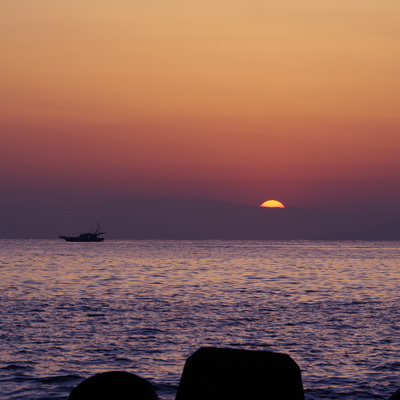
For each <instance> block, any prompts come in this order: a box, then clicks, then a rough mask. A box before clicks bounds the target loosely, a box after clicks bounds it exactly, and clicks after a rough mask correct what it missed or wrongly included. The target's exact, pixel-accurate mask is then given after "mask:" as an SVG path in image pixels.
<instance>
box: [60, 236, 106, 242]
mask: <svg viewBox="0 0 400 400" xmlns="http://www.w3.org/2000/svg"><path fill="white" fill-rule="evenodd" d="M60 239H65V240H66V241H67V242H85V243H86V242H102V241H103V240H104V238H99V237H92V238H81V237H75V236H60Z"/></svg>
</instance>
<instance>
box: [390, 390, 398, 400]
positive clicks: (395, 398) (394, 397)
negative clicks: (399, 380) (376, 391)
mask: <svg viewBox="0 0 400 400" xmlns="http://www.w3.org/2000/svg"><path fill="white" fill-rule="evenodd" d="M389 400H400V389H398V390H396V392H395V393H393V394H392V395H391V396H390V398H389Z"/></svg>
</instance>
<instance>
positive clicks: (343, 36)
mask: <svg viewBox="0 0 400 400" xmlns="http://www.w3.org/2000/svg"><path fill="white" fill-rule="evenodd" d="M142 3H143V4H142ZM269 3H270V4H269ZM274 3H276V4H272V2H266V1H261V0H247V1H227V0H220V1H218V0H213V1H211V0H205V1H202V2H198V4H192V3H190V2H183V1H178V0H171V1H169V2H165V1H159V0H155V1H151V2H135V1H133V2H132V1H127V0H113V1H107V0H104V1H98V0H96V1H94V0H79V1H77V0H70V1H68V2H55V1H54V0H39V1H35V2H32V1H30V0H29V1H28V0H21V1H18V2H16V1H14V0H3V1H2V2H1V4H0V22H1V23H0V31H1V34H0V48H1V60H2V61H1V62H0V87H1V90H0V124H1V125H0V127H1V132H0V135H1V146H0V187H1V188H2V189H1V190H2V199H1V200H0V203H1V201H3V202H6V201H23V200H24V199H26V198H30V199H35V198H38V199H40V200H44V199H57V196H59V197H60V198H63V197H64V198H71V199H79V198H80V197H82V198H84V197H85V198H88V197H90V196H100V197H104V198H111V197H118V196H125V195H131V196H164V197H185V198H188V197H189V198H191V197H205V198H211V199H219V200H226V201H230V202H233V203H242V204H249V205H251V204H253V205H258V204H260V203H261V202H263V201H264V200H267V199H269V198H273V199H278V200H280V201H282V202H283V203H284V204H285V205H286V206H309V207H342V206H354V205H356V204H359V205H362V204H365V205H366V206H367V205H368V204H370V203H371V204H373V203H376V204H385V205H386V204H387V205H390V204H398V203H399V201H400V185H399V183H400V162H399V154H400V129H399V128H400V113H399V105H400V74H399V71H400V52H399V51H398V49H399V45H400V25H399V23H398V16H399V15H400V3H399V2H398V1H397V0H388V1H384V2H382V1H380V2H378V1H373V0H346V1H338V2H322V1H320V0H302V1H300V0H283V1H280V2H274Z"/></svg>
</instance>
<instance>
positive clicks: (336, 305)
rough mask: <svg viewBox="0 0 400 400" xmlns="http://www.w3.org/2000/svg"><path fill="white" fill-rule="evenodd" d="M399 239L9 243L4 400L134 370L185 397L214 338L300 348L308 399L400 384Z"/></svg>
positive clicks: (1, 254) (0, 253)
mask: <svg viewBox="0 0 400 400" xmlns="http://www.w3.org/2000/svg"><path fill="white" fill-rule="evenodd" d="M399 287H400V242H368V241H360V242H358V241H221V240H207V241H164V240H144V241H140V240H123V241H122V240H121V241H118V240H107V239H106V240H105V241H104V242H103V243H67V242H64V241H62V240H61V239H58V240H4V239H3V240H0V298H1V307H0V399H1V400H3V399H4V400H5V399H7V400H22V399H23V400H61V399H67V398H68V394H69V393H70V391H71V390H72V389H73V388H74V387H75V386H76V385H78V384H79V383H80V382H81V381H82V380H84V379H85V378H87V377H89V376H92V375H94V374H96V373H98V372H104V371H116V370H118V371H128V372H132V373H135V374H138V375H139V376H141V377H143V378H146V379H148V380H149V381H150V382H151V383H152V384H153V386H154V387H155V389H156V391H157V393H158V395H159V398H160V399H161V400H173V399H174V398H175V395H176V391H177V388H178V385H179V380H180V377H181V374H182V371H183V367H184V364H185V360H186V359H187V358H188V357H189V356H190V355H191V354H193V353H194V352H195V351H196V350H198V349H199V348H200V347H204V346H212V347H223V348H234V349H249V350H258V351H273V352H279V353H285V354H288V355H289V356H290V357H292V359H293V360H294V361H295V362H296V363H297V364H298V365H299V366H300V368H301V373H302V380H303V386H304V393H305V399H306V400H317V399H332V400H333V399H341V400H343V399H351V400H361V399H388V398H389V397H390V395H391V394H393V393H394V392H395V391H396V390H397V389H398V388H399V387H400V315H399V306H400V290H399Z"/></svg>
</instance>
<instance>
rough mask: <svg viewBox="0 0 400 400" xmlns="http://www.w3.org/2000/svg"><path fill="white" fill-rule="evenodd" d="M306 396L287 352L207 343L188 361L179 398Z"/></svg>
mask: <svg viewBox="0 0 400 400" xmlns="http://www.w3.org/2000/svg"><path fill="white" fill-rule="evenodd" d="M239 399H240V400H247V399H248V400H256V399H260V400H304V392H303V384H302V379H301V372H300V368H299V366H298V365H297V364H296V363H295V362H294V361H293V360H292V359H291V358H290V357H289V356H288V355H286V354H280V353H271V352H266V351H249V350H236V349H220V348H213V347H203V348H200V349H199V350H197V351H196V352H195V353H194V354H193V355H192V356H190V357H189V358H188V359H187V361H186V364H185V367H184V370H183V373H182V378H181V381H180V384H179V388H178V392H177V395H176V400H239Z"/></svg>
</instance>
